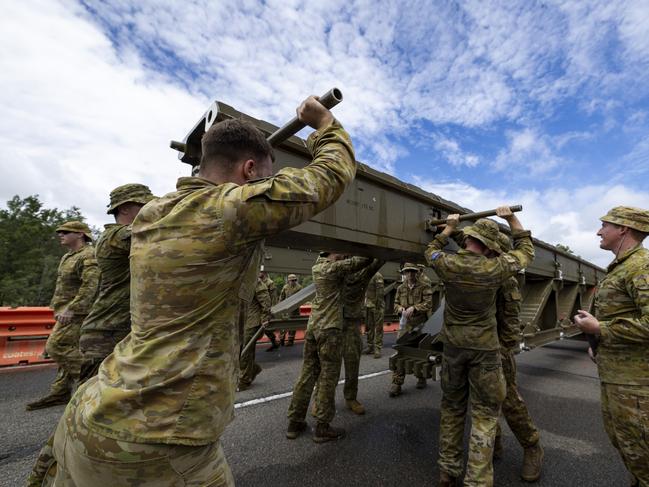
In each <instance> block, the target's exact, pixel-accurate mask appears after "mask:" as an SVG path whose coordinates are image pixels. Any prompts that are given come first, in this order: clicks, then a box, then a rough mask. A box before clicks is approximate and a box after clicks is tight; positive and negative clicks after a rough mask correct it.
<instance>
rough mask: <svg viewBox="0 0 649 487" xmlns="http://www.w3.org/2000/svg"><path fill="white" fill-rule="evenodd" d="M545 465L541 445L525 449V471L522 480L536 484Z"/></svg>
mask: <svg viewBox="0 0 649 487" xmlns="http://www.w3.org/2000/svg"><path fill="white" fill-rule="evenodd" d="M542 465H543V448H542V447H541V444H540V443H537V444H536V445H534V446H531V447H529V448H525V450H524V451H523V469H522V470H521V478H522V479H523V480H524V481H525V482H536V481H537V480H538V479H539V477H540V476H541V466H542Z"/></svg>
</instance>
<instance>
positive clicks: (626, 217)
mask: <svg viewBox="0 0 649 487" xmlns="http://www.w3.org/2000/svg"><path fill="white" fill-rule="evenodd" d="M600 220H601V221H603V222H608V223H614V224H615V225H622V226H623V227H629V228H633V229H634V230H637V231H639V232H642V233H649V211H648V210H643V209H642V208H635V207H633V206H616V207H615V208H612V209H610V210H609V211H608V213H607V214H606V215H604V216H603V217H601V218H600Z"/></svg>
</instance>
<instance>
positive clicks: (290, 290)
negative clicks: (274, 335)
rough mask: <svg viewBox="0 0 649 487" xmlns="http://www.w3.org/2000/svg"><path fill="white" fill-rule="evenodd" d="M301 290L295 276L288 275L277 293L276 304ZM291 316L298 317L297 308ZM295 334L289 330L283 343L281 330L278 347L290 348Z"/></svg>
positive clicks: (284, 336) (284, 331) (283, 338)
mask: <svg viewBox="0 0 649 487" xmlns="http://www.w3.org/2000/svg"><path fill="white" fill-rule="evenodd" d="M301 290H302V286H301V285H300V283H299V282H297V276H296V275H295V274H289V275H288V282H287V283H286V284H284V286H283V287H282V290H281V291H280V293H279V301H278V302H280V301H284V300H285V299H288V298H290V297H291V296H293V295H294V294H295V293H297V292H298V291H301ZM291 316H292V317H297V316H300V310H299V308H298V309H296V310H294V311H293V312H292V313H291ZM295 333H296V330H289V331H288V340H286V342H285V341H284V340H285V338H286V330H282V331H281V333H280V339H279V343H280V345H284V344H286V346H287V347H292V346H293V343H295Z"/></svg>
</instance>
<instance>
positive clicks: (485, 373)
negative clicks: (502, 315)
mask: <svg viewBox="0 0 649 487" xmlns="http://www.w3.org/2000/svg"><path fill="white" fill-rule="evenodd" d="M497 214H498V216H500V217H502V218H505V219H506V220H507V222H508V223H509V225H510V227H511V229H512V235H513V237H514V247H515V249H514V250H512V251H510V252H507V253H505V254H502V255H500V256H498V257H494V258H491V259H489V258H487V256H486V255H487V253H488V252H489V250H491V251H494V252H499V251H500V247H499V246H498V242H497V238H498V232H499V229H498V225H497V224H496V223H495V222H494V221H492V220H487V219H484V218H483V219H480V220H478V221H476V222H475V224H473V225H472V226H469V227H467V228H465V229H464V234H465V248H464V249H460V250H459V251H458V253H457V254H449V253H445V252H443V249H444V247H446V245H447V243H448V240H449V237H450V236H451V235H452V234H453V232H454V231H455V229H456V227H457V225H458V222H459V215H450V216H449V217H448V219H447V225H446V227H445V228H444V230H443V232H442V233H441V234H439V235H437V236H436V237H435V238H434V239H433V241H432V242H431V243H430V244H429V246H428V248H427V249H426V252H425V256H426V261H427V262H428V264H429V265H430V266H431V267H432V268H433V269H434V270H435V273H436V274H437V275H438V276H439V278H440V279H441V281H442V282H443V283H444V286H445V290H446V307H445V309H444V327H443V328H442V332H441V333H440V339H441V341H442V342H443V343H444V354H443V357H442V379H441V386H442V391H443V395H442V403H441V417H440V440H439V445H440V447H439V462H438V463H439V467H440V481H439V485H440V486H444V487H447V486H454V485H458V478H459V477H460V475H461V473H462V457H463V451H462V450H463V449H462V439H463V436H464V424H465V420H466V412H467V406H468V401H469V400H470V401H471V435H470V441H469V454H468V463H467V468H466V475H465V477H464V484H463V485H465V486H467V487H469V486H487V487H491V486H492V485H493V465H492V456H493V445H494V439H495V436H496V424H497V422H498V416H499V414H500V406H501V404H502V401H503V400H504V398H505V394H506V386H505V378H504V376H503V371H502V364H501V360H500V344H499V342H498V332H497V327H496V324H497V322H496V296H497V293H498V289H499V288H500V287H501V286H502V285H503V284H504V283H505V281H506V280H507V279H509V278H510V277H511V276H513V275H515V274H516V273H517V272H518V271H520V270H521V269H523V268H525V267H526V266H527V265H528V264H529V263H530V262H532V259H533V258H534V246H533V244H532V240H531V238H530V233H529V232H527V231H525V230H523V227H522V226H521V224H520V222H519V221H518V218H516V216H515V215H513V214H512V212H511V211H510V210H509V208H508V207H500V208H498V210H497Z"/></svg>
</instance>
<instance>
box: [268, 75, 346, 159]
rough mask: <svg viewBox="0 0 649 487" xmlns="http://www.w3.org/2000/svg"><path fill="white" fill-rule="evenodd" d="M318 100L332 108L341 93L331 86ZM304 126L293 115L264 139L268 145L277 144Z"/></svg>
mask: <svg viewBox="0 0 649 487" xmlns="http://www.w3.org/2000/svg"><path fill="white" fill-rule="evenodd" d="M318 101H319V102H320V103H321V104H322V105H323V106H324V107H325V108H328V109H332V108H333V107H335V106H336V105H338V103H340V102H341V101H343V93H342V91H340V90H339V89H338V88H331V89H330V90H329V91H327V92H326V93H325V94H324V95H322V96H321V97H319V98H318ZM304 127H306V125H304V124H303V123H302V122H300V121H299V120H298V118H297V117H293V119H292V120H291V121H290V122H288V123H287V124H285V125H283V126H282V127H280V128H278V129H277V130H276V131H275V132H273V133H272V134H270V135H269V136H268V138H267V139H266V140H267V141H268V143H269V144H270V145H273V146H274V145H279V144H281V143H282V142H284V141H285V140H286V139H288V138H289V137H291V136H293V135H295V134H296V133H298V132H299V131H300V130H302V129H303V128H304Z"/></svg>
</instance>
